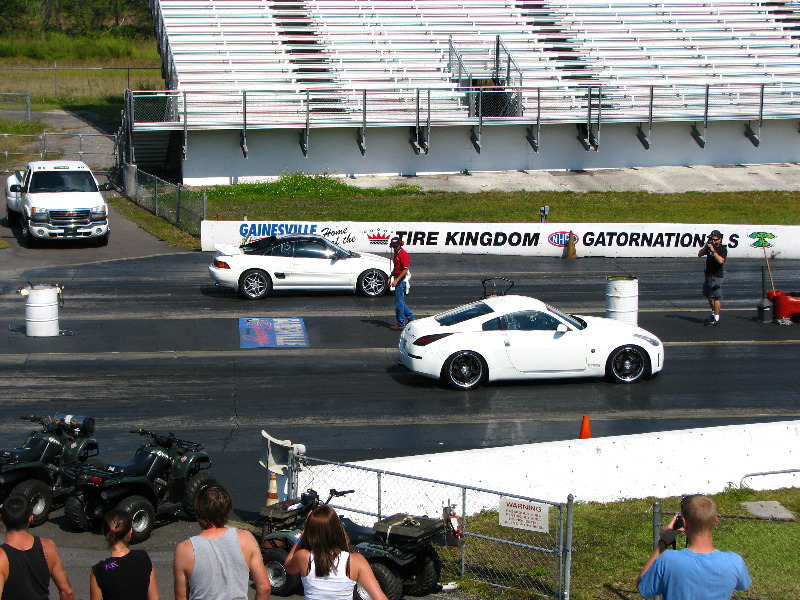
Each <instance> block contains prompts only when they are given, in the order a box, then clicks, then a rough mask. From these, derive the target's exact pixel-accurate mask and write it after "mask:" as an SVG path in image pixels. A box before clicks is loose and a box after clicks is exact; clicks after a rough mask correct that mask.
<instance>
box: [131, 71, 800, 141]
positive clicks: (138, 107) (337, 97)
mask: <svg viewBox="0 0 800 600" xmlns="http://www.w3.org/2000/svg"><path fill="white" fill-rule="evenodd" d="M475 97H477V98H479V101H478V102H475V101H471V99H473V98H475ZM418 98H422V99H423V101H422V102H419V101H418ZM503 98H505V99H506V100H505V101H500V102H495V101H489V100H498V99H499V100H503ZM129 100H130V104H129V110H130V115H131V126H132V128H133V129H134V130H147V129H151V130H163V129H210V128H217V129H248V128H249V129H268V128H295V129H301V128H309V127H337V126H356V127H362V126H368V127H369V126H372V127H376V126H380V127H392V126H404V127H405V126H414V125H415V124H417V123H419V122H420V121H421V120H423V121H427V120H428V119H430V123H431V124H432V125H439V126H442V125H477V124H479V123H483V124H501V125H502V124H526V125H530V124H564V123H586V122H596V123H599V122H600V120H602V122H603V123H614V122H617V123H648V122H649V123H652V122H654V121H662V122H663V121H694V122H700V123H707V122H708V121H713V120H739V121H759V122H760V121H761V120H764V119H796V118H798V117H800V83H786V84H782V83H760V84H759V83H754V84H747V83H743V84H717V85H711V84H709V85H649V86H612V85H593V86H588V85H587V86H573V87H564V86H560V87H527V86H526V87H515V86H495V87H459V88H457V89H454V88H449V89H441V88H420V89H419V90H418V89H417V88H412V89H400V90H398V89H396V88H393V89H334V88H331V89H326V88H322V87H321V88H318V89H314V90H311V91H305V90H304V91H302V92H275V91H258V90H247V91H246V92H245V91H241V90H236V91H225V90H219V91H216V90H214V91H212V90H208V91H156V92H154V91H132V92H130V95H129ZM476 106H480V108H479V109H476V108H475V107H476Z"/></svg>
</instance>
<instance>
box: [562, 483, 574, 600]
mask: <svg viewBox="0 0 800 600" xmlns="http://www.w3.org/2000/svg"><path fill="white" fill-rule="evenodd" d="M574 500H575V498H574V496H573V495H572V494H570V495H569V496H567V537H566V539H565V540H564V589H563V590H562V592H561V594H562V598H563V599H564V600H569V586H570V582H571V575H570V574H571V572H572V505H573V501H574Z"/></svg>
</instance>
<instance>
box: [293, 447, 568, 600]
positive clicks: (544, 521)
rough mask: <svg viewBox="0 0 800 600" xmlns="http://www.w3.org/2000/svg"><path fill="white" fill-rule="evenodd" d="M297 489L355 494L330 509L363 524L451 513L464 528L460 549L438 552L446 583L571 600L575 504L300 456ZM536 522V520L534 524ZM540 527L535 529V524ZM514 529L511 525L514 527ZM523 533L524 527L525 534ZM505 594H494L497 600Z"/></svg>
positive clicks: (443, 548)
mask: <svg viewBox="0 0 800 600" xmlns="http://www.w3.org/2000/svg"><path fill="white" fill-rule="evenodd" d="M301 460H302V463H301V464H302V466H301V467H299V469H293V470H292V472H296V473H297V483H296V487H295V488H294V489H295V490H300V491H304V490H306V489H308V488H311V489H314V490H316V491H317V492H318V493H319V495H320V497H321V498H326V497H327V494H328V490H329V489H337V490H340V491H341V490H345V489H355V490H356V492H355V493H353V494H350V495H348V496H345V497H342V498H338V499H337V501H336V503H335V504H333V503H332V506H334V507H335V508H336V509H337V511H338V512H339V514H341V515H343V516H346V517H349V518H350V519H352V520H354V521H356V522H357V523H360V524H362V525H368V526H372V525H373V523H374V522H375V520H377V519H381V518H385V517H387V516H392V515H395V514H397V513H404V514H410V515H413V516H428V517H431V518H439V517H441V516H442V515H443V511H444V509H445V508H446V507H451V508H452V510H453V512H454V514H455V515H457V516H458V517H459V519H460V522H461V529H462V531H463V533H464V538H463V545H461V547H458V546H457V545H454V546H442V547H437V552H438V554H439V557H440V558H441V560H442V565H443V568H442V581H447V579H446V578H447V577H448V576H449V577H466V578H468V579H472V580H475V581H478V582H482V583H484V584H486V585H488V586H491V587H493V588H500V589H504V590H508V592H507V593H508V594H510V596H509V597H519V595H520V594H524V595H525V597H534V596H535V597H543V598H557V599H567V598H569V585H570V561H571V546H572V543H571V542H572V540H571V537H572V497H570V498H569V499H568V500H567V502H564V503H561V502H551V501H547V500H540V499H535V498H527V497H523V496H517V495H513V494H504V493H503V492H500V491H494V490H486V489H480V488H475V487H470V486H466V485H459V484H453V483H447V482H443V481H437V480H433V479H424V478H420V477H413V476H410V475H403V474H398V473H391V472H388V471H382V470H377V469H370V468H367V467H360V466H356V465H349V464H342V463H334V462H328V461H324V460H320V459H315V458H310V457H302V459H301ZM531 515H536V516H535V517H534V518H533V520H531ZM534 521H535V524H534ZM511 525H513V526H511ZM522 527H525V528H522ZM503 593H504V592H502V591H500V590H498V591H497V592H496V594H497V596H496V597H498V598H500V597H502V596H503Z"/></svg>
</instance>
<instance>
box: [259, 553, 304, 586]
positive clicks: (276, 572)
mask: <svg viewBox="0 0 800 600" xmlns="http://www.w3.org/2000/svg"><path fill="white" fill-rule="evenodd" d="M287 556H289V553H288V552H287V551H286V550H284V549H283V548H267V549H264V550H261V558H263V559H264V566H265V567H266V568H267V575H269V583H270V585H271V586H272V593H273V595H275V596H291V595H292V594H293V593H294V591H295V590H296V589H297V588H298V587H300V574H299V573H287V572H286V567H285V566H284V565H285V564H286V557H287Z"/></svg>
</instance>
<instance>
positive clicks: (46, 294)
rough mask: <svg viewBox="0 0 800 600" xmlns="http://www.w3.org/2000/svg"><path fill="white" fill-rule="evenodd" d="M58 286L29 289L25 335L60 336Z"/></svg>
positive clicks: (38, 286)
mask: <svg viewBox="0 0 800 600" xmlns="http://www.w3.org/2000/svg"><path fill="white" fill-rule="evenodd" d="M59 291H60V290H59V288H58V286H57V285H34V286H33V287H31V288H28V300H27V301H26V302H25V334H26V335H27V336H29V337H51V336H54V335H58V331H59V330H58V293H59Z"/></svg>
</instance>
